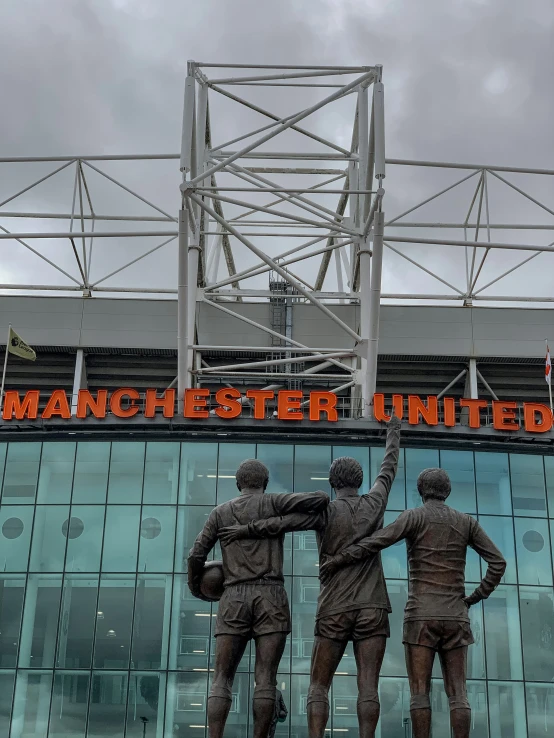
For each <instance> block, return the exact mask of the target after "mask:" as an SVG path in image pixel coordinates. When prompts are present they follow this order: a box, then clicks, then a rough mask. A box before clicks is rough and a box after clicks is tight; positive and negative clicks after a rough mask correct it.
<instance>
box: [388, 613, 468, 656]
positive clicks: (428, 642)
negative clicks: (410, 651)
mask: <svg viewBox="0 0 554 738" xmlns="http://www.w3.org/2000/svg"><path fill="white" fill-rule="evenodd" d="M402 642H403V643H407V644H409V645H412V646H426V647H427V648H432V649H433V650H435V651H451V650H452V649H453V648H461V647H462V646H470V645H471V644H472V643H474V642H475V641H474V640H473V633H472V632H471V627H470V625H469V623H467V622H464V621H460V620H405V621H404V636H403V638H402Z"/></svg>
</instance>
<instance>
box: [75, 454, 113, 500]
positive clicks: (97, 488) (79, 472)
mask: <svg viewBox="0 0 554 738" xmlns="http://www.w3.org/2000/svg"><path fill="white" fill-rule="evenodd" d="M109 461H110V444H109V443H107V442H105V441H79V443H78V444H77V457H76V459H75V476H74V478H73V502H74V503H89V504H90V503H96V504H99V503H104V502H106V493H107V489H108V468H109Z"/></svg>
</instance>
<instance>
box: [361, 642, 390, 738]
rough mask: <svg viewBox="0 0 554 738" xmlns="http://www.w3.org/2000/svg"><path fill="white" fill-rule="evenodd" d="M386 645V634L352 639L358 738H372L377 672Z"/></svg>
mask: <svg viewBox="0 0 554 738" xmlns="http://www.w3.org/2000/svg"><path fill="white" fill-rule="evenodd" d="M386 646H387V639H386V636H373V637H372V638H364V639H363V640H361V641H354V656H355V657H356V668H357V671H358V725H359V728H360V738H374V736H375V729H376V728H377V723H378V721H379V713H380V710H381V707H380V705H379V692H378V685H379V673H380V671H381V665H382V663H383V657H384V656H385V648H386Z"/></svg>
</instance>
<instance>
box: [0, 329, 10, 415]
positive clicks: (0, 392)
mask: <svg viewBox="0 0 554 738" xmlns="http://www.w3.org/2000/svg"><path fill="white" fill-rule="evenodd" d="M11 335H12V324H11V323H10V324H9V326H8V338H7V340H6V355H5V356H4V371H3V372H2V387H1V388H0V412H2V408H3V407H4V386H5V384H6V370H7V368H8V354H9V353H10V352H9V351H8V348H9V345H10V336H11Z"/></svg>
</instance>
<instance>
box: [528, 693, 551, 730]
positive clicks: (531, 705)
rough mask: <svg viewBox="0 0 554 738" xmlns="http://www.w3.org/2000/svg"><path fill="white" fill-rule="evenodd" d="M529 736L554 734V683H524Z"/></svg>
mask: <svg viewBox="0 0 554 738" xmlns="http://www.w3.org/2000/svg"><path fill="white" fill-rule="evenodd" d="M525 697H526V701H527V726H528V730H529V733H528V735H529V738H544V736H551V735H554V685H552V684H530V683H527V684H526V685H525Z"/></svg>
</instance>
